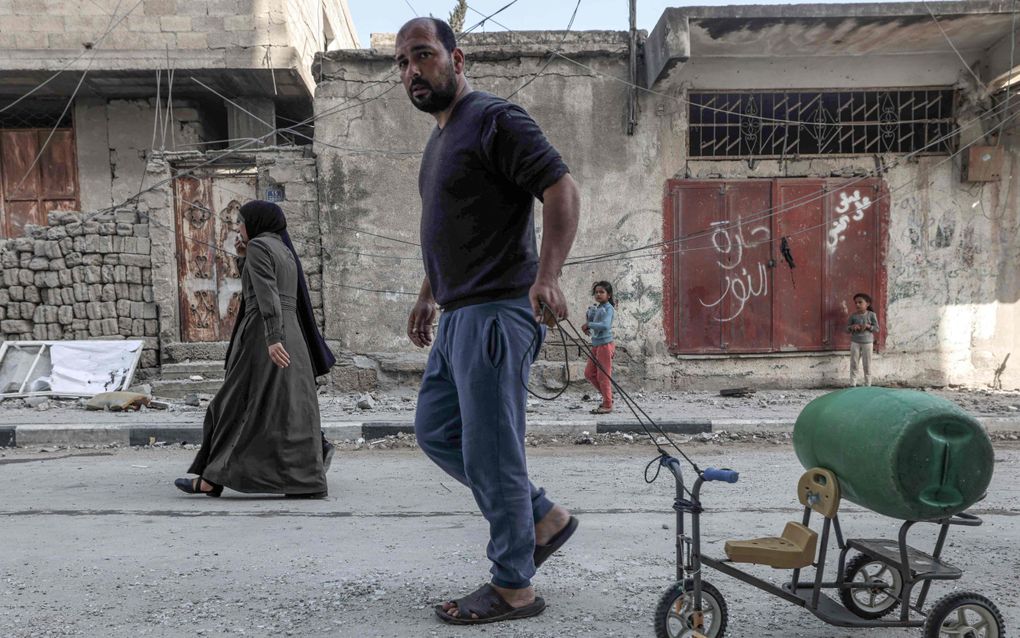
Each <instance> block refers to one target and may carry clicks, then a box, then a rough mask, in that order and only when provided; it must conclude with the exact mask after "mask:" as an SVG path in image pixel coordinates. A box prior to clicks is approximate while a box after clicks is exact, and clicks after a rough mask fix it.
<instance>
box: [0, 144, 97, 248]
mask: <svg viewBox="0 0 1020 638" xmlns="http://www.w3.org/2000/svg"><path fill="white" fill-rule="evenodd" d="M51 133H52V136H51ZM47 139H49V142H48V143H47ZM40 149H42V152H41V153H40ZM0 191H2V193H3V196H2V197H0V218H2V224H0V233H2V235H3V236H4V237H20V236H22V235H23V234H24V228H25V225H26V224H36V225H38V226H46V214H47V213H49V212H51V211H55V210H78V165H77V159H76V152H75V147H74V131H73V129H57V130H55V131H51V130H50V129H8V130H0Z"/></svg>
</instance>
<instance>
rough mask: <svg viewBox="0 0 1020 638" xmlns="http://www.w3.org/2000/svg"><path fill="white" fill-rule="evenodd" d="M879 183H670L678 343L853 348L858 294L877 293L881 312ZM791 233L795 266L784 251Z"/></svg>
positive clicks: (669, 266)
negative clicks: (849, 325)
mask: <svg viewBox="0 0 1020 638" xmlns="http://www.w3.org/2000/svg"><path fill="white" fill-rule="evenodd" d="M882 189H883V185H882V182H881V180H870V179H869V180H851V181H850V182H848V181H847V180H822V179H815V180H812V179H776V180H740V181H726V180H702V181H697V180H673V181H670V182H669V183H668V185H667V193H666V198H665V199H666V201H665V219H664V222H665V223H664V231H665V235H666V251H665V252H666V254H665V265H664V280H665V287H666V291H665V293H666V294H665V295H664V299H665V306H664V316H665V327H666V336H667V341H668V343H669V345H670V349H671V351H672V352H674V353H677V354H711V353H762V352H794V351H812V350H833V349H847V348H849V335H848V334H847V333H846V331H845V328H846V321H847V315H848V313H849V312H850V310H851V305H852V304H851V301H850V299H851V298H852V296H853V294H854V293H856V292H867V293H869V294H871V296H872V297H873V299H874V300H875V307H876V310H877V311H878V312H879V314H880V317H881V316H883V315H884V300H885V275H884V260H885V237H884V232H885V227H886V221H885V217H886V216H887V212H886V211H887V210H888V206H887V203H888V202H887V198H886V197H883V196H882V195H881V193H882V192H884V191H883V190H882ZM784 237H785V238H786V240H787V244H788V246H789V248H790V251H791V253H792V255H793V258H794V261H795V264H796V268H794V269H790V267H789V266H788V265H787V263H786V262H785V260H784V259H783V256H782V254H781V250H780V248H781V244H782V239H783V238H784ZM883 335H884V331H883V332H882V333H880V335H879V345H880V346H881V344H882V343H884V337H883Z"/></svg>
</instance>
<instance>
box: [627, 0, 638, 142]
mask: <svg viewBox="0 0 1020 638" xmlns="http://www.w3.org/2000/svg"><path fill="white" fill-rule="evenodd" d="M637 45H638V41H637V0H630V88H629V89H628V96H627V135H633V134H634V128H635V127H636V126H637V86H636V85H637Z"/></svg>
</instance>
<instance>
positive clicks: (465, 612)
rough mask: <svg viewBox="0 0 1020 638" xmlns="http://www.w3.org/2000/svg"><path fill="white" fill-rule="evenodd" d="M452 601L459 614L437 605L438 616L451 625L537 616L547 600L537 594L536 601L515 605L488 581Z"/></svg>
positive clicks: (483, 623)
mask: <svg viewBox="0 0 1020 638" xmlns="http://www.w3.org/2000/svg"><path fill="white" fill-rule="evenodd" d="M450 602H451V603H453V604H454V605H456V606H457V615H456V616H453V615H450V613H449V612H447V611H446V610H444V609H443V606H442V605H436V616H438V617H439V619H440V620H442V621H443V622H445V623H449V624H451V625H485V624H488V623H494V622H502V621H504V620H519V619H521V618H531V617H532V616H537V615H539V614H540V613H542V612H543V611H545V601H544V600H542V598H541V597H539V596H535V602H533V603H531V604H530V605H525V606H523V607H514V606H512V605H511V604H510V603H508V602H507V601H506V599H505V598H503V597H502V596H500V594H499V592H498V591H496V589H495V588H494V587H493V586H492V585H490V584H488V583H486V584H484V585H482V586H481V587H479V588H478V589H476V590H475V591H473V592H471V593H470V594H468V595H467V596H465V597H463V598H461V599H459V600H452V601H450Z"/></svg>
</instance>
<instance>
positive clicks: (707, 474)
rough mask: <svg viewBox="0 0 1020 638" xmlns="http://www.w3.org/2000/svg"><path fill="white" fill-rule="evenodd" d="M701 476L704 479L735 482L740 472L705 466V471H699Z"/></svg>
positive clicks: (738, 478)
mask: <svg viewBox="0 0 1020 638" xmlns="http://www.w3.org/2000/svg"><path fill="white" fill-rule="evenodd" d="M701 478H703V479H704V480H705V481H723V482H726V483H736V482H737V481H738V480H740V472H737V471H735V470H731V469H728V468H718V469H717V468H714V467H707V468H705V471H704V472H702V473H701Z"/></svg>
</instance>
